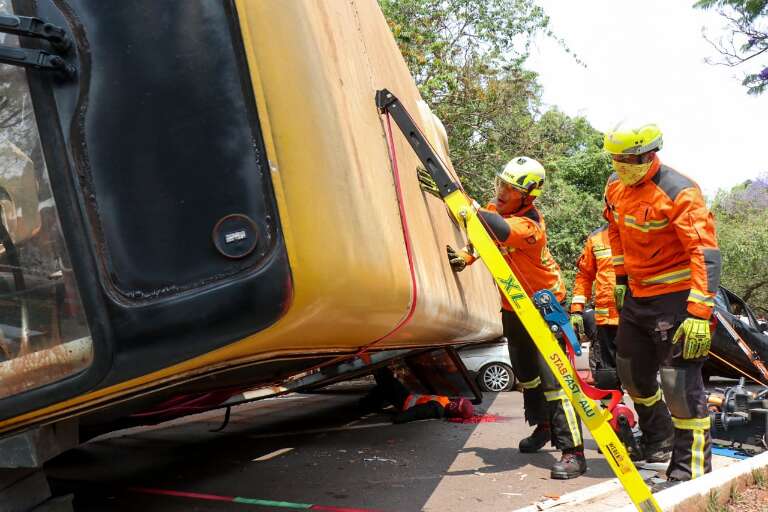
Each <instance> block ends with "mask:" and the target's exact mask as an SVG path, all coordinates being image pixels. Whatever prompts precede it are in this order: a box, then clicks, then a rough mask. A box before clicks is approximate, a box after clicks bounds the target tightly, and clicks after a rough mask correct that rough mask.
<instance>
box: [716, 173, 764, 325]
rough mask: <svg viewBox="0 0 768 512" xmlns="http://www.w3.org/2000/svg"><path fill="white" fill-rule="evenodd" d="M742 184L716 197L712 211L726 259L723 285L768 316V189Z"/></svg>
mask: <svg viewBox="0 0 768 512" xmlns="http://www.w3.org/2000/svg"><path fill="white" fill-rule="evenodd" d="M761 183H762V182H761V181H759V180H758V181H756V182H750V184H748V185H739V186H736V187H734V188H733V189H731V190H730V191H728V192H722V191H721V192H720V193H719V194H718V195H717V197H716V198H715V201H714V204H713V206H712V212H713V213H714V215H715V220H716V225H717V239H718V243H719V245H720V251H721V253H722V258H723V272H722V283H723V285H724V286H725V287H727V288H729V289H731V290H733V291H734V292H735V293H736V294H737V295H739V296H741V298H743V299H744V300H745V301H747V302H748V303H749V304H750V305H751V306H752V307H753V308H754V309H755V310H756V311H757V312H759V313H763V314H766V313H768V229H766V228H765V226H767V225H768V208H767V207H766V206H765V204H766V201H768V188H763V187H762V186H756V184H761Z"/></svg>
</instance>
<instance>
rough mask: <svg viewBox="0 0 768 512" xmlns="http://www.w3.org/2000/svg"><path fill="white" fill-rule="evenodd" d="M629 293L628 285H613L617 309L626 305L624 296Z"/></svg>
mask: <svg viewBox="0 0 768 512" xmlns="http://www.w3.org/2000/svg"><path fill="white" fill-rule="evenodd" d="M626 294H627V285H625V284H617V285H614V287H613V300H614V301H616V309H617V310H621V308H623V307H624V296H625V295H626Z"/></svg>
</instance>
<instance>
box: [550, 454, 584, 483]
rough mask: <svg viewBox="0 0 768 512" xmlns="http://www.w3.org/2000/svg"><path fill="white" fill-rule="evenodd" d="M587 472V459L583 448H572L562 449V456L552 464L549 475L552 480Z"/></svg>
mask: <svg viewBox="0 0 768 512" xmlns="http://www.w3.org/2000/svg"><path fill="white" fill-rule="evenodd" d="M586 472H587V459H585V458H584V449H583V448H581V447H579V448H574V449H569V450H563V456H562V457H561V458H560V460H559V461H558V462H555V464H554V465H553V466H552V471H550V473H549V477H550V478H552V479H554V480H569V479H571V478H576V477H577V476H580V475H583V474H584V473H586Z"/></svg>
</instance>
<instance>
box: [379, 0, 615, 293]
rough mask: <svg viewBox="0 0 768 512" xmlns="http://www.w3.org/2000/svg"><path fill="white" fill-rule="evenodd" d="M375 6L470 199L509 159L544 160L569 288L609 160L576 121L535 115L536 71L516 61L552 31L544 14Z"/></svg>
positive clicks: (506, 5) (538, 109) (467, 2)
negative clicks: (442, 130)
mask: <svg viewBox="0 0 768 512" xmlns="http://www.w3.org/2000/svg"><path fill="white" fill-rule="evenodd" d="M379 3H380V5H381V7H382V10H383V11H384V14H385V15H386V17H387V19H388V22H389V25H390V27H391V29H392V33H393V34H394V35H395V39H396V40H397V43H398V45H399V47H400V50H401V51H402V53H403V56H404V57H405V60H406V62H407V63H408V66H409V68H410V70H411V73H412V74H413V76H414V78H415V79H416V84H417V85H418V86H419V89H420V91H421V94H422V97H423V98H424V99H425V100H426V101H427V103H429V104H430V105H431V107H432V109H433V111H434V112H435V114H437V116H438V117H439V118H440V119H441V120H442V121H443V124H445V127H446V130H447V132H448V139H449V146H450V154H451V161H452V162H453V165H454V167H455V168H456V170H457V172H458V173H459V176H460V177H461V180H462V183H463V185H464V187H465V189H466V190H467V192H468V193H469V194H470V195H471V196H472V197H474V198H476V199H477V200H478V201H480V202H485V201H488V200H489V199H491V196H492V193H493V178H494V176H495V175H496V173H497V172H498V171H499V170H500V169H501V168H502V166H503V165H504V164H505V163H506V162H507V161H509V160H510V159H511V158H512V157H514V156H518V155H526V156H530V157H532V158H536V159H537V160H539V161H541V162H542V163H543V164H544V165H545V167H547V170H548V183H547V185H546V187H545V192H544V194H543V196H542V198H541V199H540V200H539V207H540V209H541V210H542V214H543V215H544V217H545V219H546V222H547V226H548V235H549V245H550V249H551V250H552V254H553V256H554V257H555V259H556V260H557V261H558V262H559V263H560V264H561V266H562V268H563V270H564V273H565V275H566V278H567V281H568V284H569V285H570V283H571V281H572V279H571V278H572V277H573V274H574V271H573V270H572V269H573V267H574V266H575V263H576V259H577V258H578V255H579V253H580V252H581V248H582V246H583V243H584V240H585V238H586V236H587V234H588V233H589V232H590V231H592V230H593V229H594V228H595V227H597V226H598V225H599V224H600V223H601V222H602V221H601V217H600V212H601V197H602V193H603V187H604V186H605V181H606V178H607V176H608V175H609V174H610V162H609V160H608V159H607V158H606V157H605V155H603V154H602V152H601V149H600V148H601V146H602V135H601V134H600V133H599V132H598V131H597V130H595V129H594V128H593V127H592V126H591V125H590V124H589V122H588V121H587V120H586V119H585V118H583V117H575V118H573V117H569V116H567V115H566V114H564V113H562V112H560V111H559V110H557V109H551V110H548V111H543V112H542V110H543V109H542V106H541V101H540V98H539V94H540V86H539V84H538V83H537V81H536V79H537V77H536V74H535V73H533V72H531V71H528V70H526V69H524V67H523V62H524V61H525V58H526V57H527V55H528V48H529V45H530V43H531V40H532V38H533V37H534V35H536V34H545V35H547V36H549V37H554V35H553V34H552V33H551V32H550V31H549V29H548V27H547V26H548V23H549V19H548V18H547V16H546V14H545V13H544V11H543V10H542V9H541V8H540V7H538V6H537V5H536V4H535V3H534V2H533V0H379ZM560 45H561V47H562V48H563V50H564V51H566V52H569V50H568V48H567V47H566V45H565V44H564V43H563V42H562V41H560ZM574 58H575V59H576V60H577V62H578V57H575V56H574ZM569 287H570V286H569Z"/></svg>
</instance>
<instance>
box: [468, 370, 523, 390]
mask: <svg viewBox="0 0 768 512" xmlns="http://www.w3.org/2000/svg"><path fill="white" fill-rule="evenodd" d="M477 380H478V383H479V384H480V389H482V390H483V391H491V392H494V393H498V392H500V391H509V390H510V389H512V387H513V386H514V385H515V375H514V374H513V373H512V368H510V367H509V366H507V365H506V364H504V363H489V364H487V365H485V366H483V367H482V368H481V369H480V373H479V374H478V378H477Z"/></svg>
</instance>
